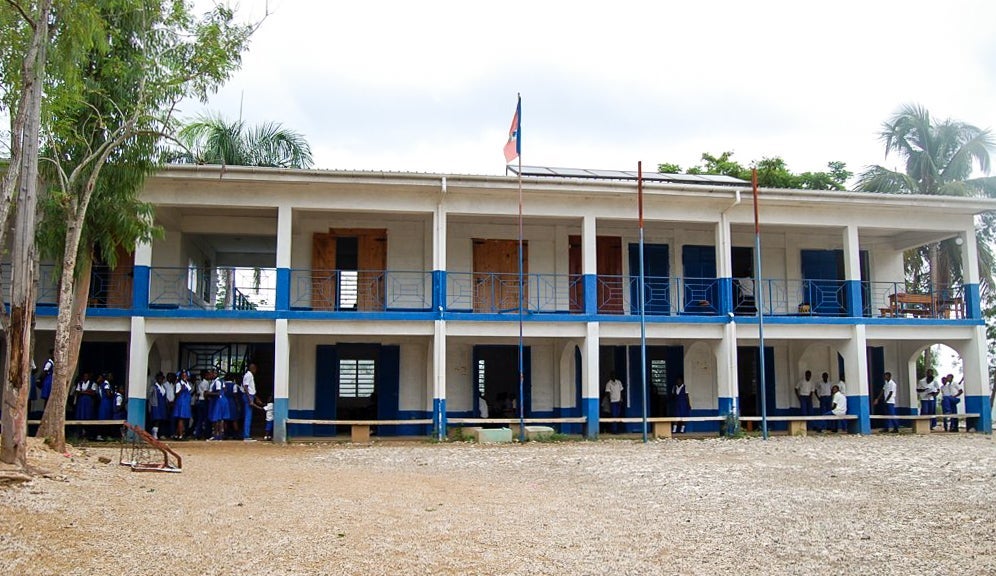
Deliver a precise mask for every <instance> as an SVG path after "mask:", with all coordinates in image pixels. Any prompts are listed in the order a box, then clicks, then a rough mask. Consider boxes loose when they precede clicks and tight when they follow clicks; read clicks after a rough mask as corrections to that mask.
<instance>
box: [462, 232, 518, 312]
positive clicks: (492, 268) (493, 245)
mask: <svg viewBox="0 0 996 576" xmlns="http://www.w3.org/2000/svg"><path fill="white" fill-rule="evenodd" d="M473 258H474V312H484V313H500V312H515V311H517V310H518V309H519V241H518V240H484V239H480V238H475V239H474V255H473ZM522 274H523V276H524V279H523V283H524V285H523V286H522V306H523V307H524V308H528V307H529V279H528V274H529V243H528V242H525V241H523V242H522Z"/></svg>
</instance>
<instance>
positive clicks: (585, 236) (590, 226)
mask: <svg viewBox="0 0 996 576" xmlns="http://www.w3.org/2000/svg"><path fill="white" fill-rule="evenodd" d="M596 246H597V242H596V234H595V217H594V216H591V215H587V216H585V217H584V219H583V220H582V222H581V258H582V266H581V273H582V274H590V275H593V276H594V275H595V274H597V273H598V258H597V255H596V252H595V250H596Z"/></svg>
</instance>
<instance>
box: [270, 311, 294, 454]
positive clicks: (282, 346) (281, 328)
mask: <svg viewBox="0 0 996 576" xmlns="http://www.w3.org/2000/svg"><path fill="white" fill-rule="evenodd" d="M276 322H277V323H276V326H275V327H274V334H273V340H274V342H273V441H274V442H286V441H287V417H288V414H289V412H290V336H289V335H288V333H287V319H286V318H278V319H277V321H276Z"/></svg>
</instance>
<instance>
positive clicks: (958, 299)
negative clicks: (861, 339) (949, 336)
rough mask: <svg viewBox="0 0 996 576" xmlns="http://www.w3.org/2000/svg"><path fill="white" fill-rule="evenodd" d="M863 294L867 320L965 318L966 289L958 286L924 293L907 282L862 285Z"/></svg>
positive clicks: (943, 287) (951, 285)
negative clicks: (871, 318)
mask: <svg viewBox="0 0 996 576" xmlns="http://www.w3.org/2000/svg"><path fill="white" fill-rule="evenodd" d="M861 293H862V299H863V300H864V303H865V304H864V310H863V311H862V313H863V315H864V316H866V317H875V316H879V317H886V318H948V319H956V318H964V317H965V289H964V287H963V286H961V285H958V284H945V285H939V286H937V287H936V288H933V289H930V288H928V289H927V290H922V289H916V288H914V287H912V286H910V285H908V284H907V283H905V282H862V283H861Z"/></svg>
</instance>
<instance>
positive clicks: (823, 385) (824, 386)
mask: <svg viewBox="0 0 996 576" xmlns="http://www.w3.org/2000/svg"><path fill="white" fill-rule="evenodd" d="M832 389H833V384H831V383H830V379H829V378H827V380H826V382H824V381H823V380H820V382H819V384H817V385H816V394H817V395H818V396H831V395H832V394H833V392H832Z"/></svg>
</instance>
